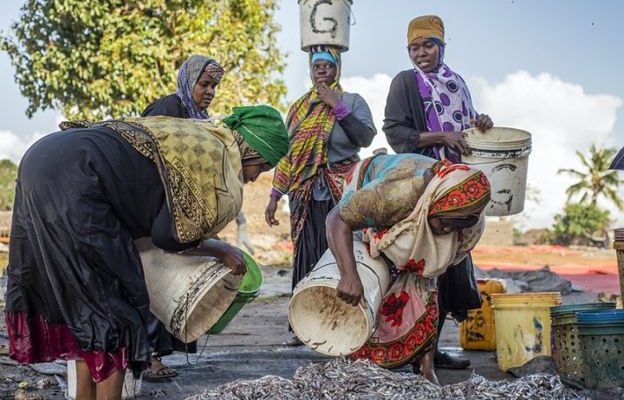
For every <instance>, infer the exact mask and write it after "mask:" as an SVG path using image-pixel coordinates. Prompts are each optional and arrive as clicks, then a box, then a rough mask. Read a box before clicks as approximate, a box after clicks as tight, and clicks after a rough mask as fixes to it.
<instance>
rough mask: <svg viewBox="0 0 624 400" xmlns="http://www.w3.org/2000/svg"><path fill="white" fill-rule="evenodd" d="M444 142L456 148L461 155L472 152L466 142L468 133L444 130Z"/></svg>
mask: <svg viewBox="0 0 624 400" xmlns="http://www.w3.org/2000/svg"><path fill="white" fill-rule="evenodd" d="M440 138H441V140H442V143H443V144H444V145H445V146H447V147H450V148H451V149H452V150H455V151H456V152H458V153H459V154H461V155H464V156H467V155H469V154H470V146H468V142H466V134H465V133H463V132H455V131H453V132H443V133H442V135H440Z"/></svg>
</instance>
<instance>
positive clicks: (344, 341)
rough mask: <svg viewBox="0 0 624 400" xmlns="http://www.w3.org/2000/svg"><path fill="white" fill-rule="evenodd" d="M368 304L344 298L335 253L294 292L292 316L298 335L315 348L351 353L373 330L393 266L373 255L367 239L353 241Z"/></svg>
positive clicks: (317, 266)
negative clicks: (339, 292)
mask: <svg viewBox="0 0 624 400" xmlns="http://www.w3.org/2000/svg"><path fill="white" fill-rule="evenodd" d="M353 253H354V254H355V261H356V264H357V269H358V273H359V274H360V279H361V280H362V285H363V286H364V297H365V298H366V304H365V305H363V304H360V305H359V306H357V307H354V306H351V305H349V304H347V303H345V302H344V301H342V300H340V299H339V298H338V297H337V295H336V287H337V286H338V282H339V280H340V272H339V271H338V266H337V265H336V259H335V258H334V255H333V254H332V253H331V252H330V251H329V250H327V251H326V252H325V254H324V255H323V257H322V258H321V259H320V260H319V262H318V263H317V264H316V266H315V267H314V270H313V271H311V272H310V273H309V274H308V276H306V277H305V278H304V279H303V280H302V281H301V282H299V284H298V285H297V287H295V290H294V292H293V297H292V299H291V300H290V305H289V308H288V319H289V321H290V325H291V327H292V329H293V331H294V333H295V335H297V337H298V338H299V339H301V341H302V342H303V343H305V344H306V346H308V347H309V348H311V349H312V350H316V351H318V352H319V353H322V354H326V355H329V356H344V355H347V354H351V353H353V352H354V351H356V350H357V349H359V348H360V347H362V346H363V345H364V344H365V343H366V341H368V339H369V338H370V336H371V335H372V334H373V331H374V330H375V327H376V318H377V311H378V310H379V307H380V306H381V300H382V298H383V296H384V294H385V293H386V291H387V290H388V288H389V286H390V270H389V268H388V265H387V264H386V263H385V261H383V259H382V258H381V257H380V258H376V259H375V258H372V257H371V256H370V255H369V253H368V251H367V250H366V247H365V246H364V244H363V243H361V242H359V241H356V242H355V243H354V244H353Z"/></svg>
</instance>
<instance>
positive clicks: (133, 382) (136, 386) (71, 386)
mask: <svg viewBox="0 0 624 400" xmlns="http://www.w3.org/2000/svg"><path fill="white" fill-rule="evenodd" d="M76 381H77V374H76V361H75V360H69V361H67V392H66V393H65V398H66V399H70V400H76V388H77V387H76ZM142 383H143V380H142V379H141V377H140V376H139V379H134V376H133V375H132V371H130V370H129V369H127V370H126V376H125V378H124V383H123V389H122V392H121V398H122V399H134V398H136V397H139V396H140V395H141V385H142Z"/></svg>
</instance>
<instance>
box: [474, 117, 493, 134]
mask: <svg viewBox="0 0 624 400" xmlns="http://www.w3.org/2000/svg"><path fill="white" fill-rule="evenodd" d="M470 122H471V123H472V124H474V126H475V127H476V128H477V129H478V130H480V131H481V132H485V131H487V130H488V129H490V128H492V127H493V126H494V122H492V120H491V119H490V116H489V115H486V114H479V115H477V118H475V119H472V120H470Z"/></svg>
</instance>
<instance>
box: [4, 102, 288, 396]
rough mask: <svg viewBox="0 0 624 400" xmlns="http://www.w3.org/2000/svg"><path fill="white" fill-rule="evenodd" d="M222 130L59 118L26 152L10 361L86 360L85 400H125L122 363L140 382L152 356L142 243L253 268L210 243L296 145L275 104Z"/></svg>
mask: <svg viewBox="0 0 624 400" xmlns="http://www.w3.org/2000/svg"><path fill="white" fill-rule="evenodd" d="M224 122H225V124H226V125H227V126H228V127H229V129H228V128H223V127H217V126H215V125H213V124H212V123H210V122H207V121H205V122H204V121H200V120H190V119H180V118H170V117H145V118H127V119H125V120H118V121H116V120H109V121H103V122H96V123H88V122H78V123H64V124H62V128H63V129H64V130H63V131H61V132H55V133H52V134H49V135H47V136H45V137H44V138H42V139H41V140H39V141H38V142H37V143H35V144H34V145H33V146H32V147H31V148H30V149H29V150H28V151H27V152H26V154H25V155H24V157H23V158H22V161H21V162H20V166H19V170H18V179H17V185H16V197H15V206H14V207H13V223H12V228H11V243H10V252H9V266H8V269H7V276H8V288H7V294H6V312H5V314H6V322H7V330H8V334H9V356H10V357H11V358H13V359H14V360H17V361H19V362H21V363H37V362H47V361H52V360H54V359H73V360H78V362H77V363H76V368H77V394H76V397H77V398H80V399H95V398H96V396H97V398H110V399H120V398H121V392H122V385H123V380H124V375H125V369H126V368H130V369H132V371H133V372H134V373H135V376H136V375H137V374H138V373H140V372H141V370H143V369H144V368H145V367H146V366H147V362H148V360H149V355H150V345H149V341H148V336H147V332H146V322H147V317H148V313H149V307H150V301H149V294H148V292H147V287H146V283H145V279H144V274H143V268H142V265H141V261H140V258H139V253H138V251H137V248H136V245H135V240H136V239H138V238H141V237H149V238H151V241H152V242H153V244H154V245H156V246H157V247H159V248H161V249H164V250H166V251H169V252H184V253H185V254H194V255H204V256H214V257H217V258H219V259H220V260H221V261H222V262H223V264H225V265H226V266H227V267H229V268H230V269H231V270H232V273H234V274H243V273H245V269H246V267H245V262H244V259H243V254H242V252H241V251H240V250H238V249H236V248H235V247H232V246H230V245H228V244H227V243H225V242H221V241H217V240H213V239H210V238H211V237H214V236H215V235H216V234H217V233H218V232H219V231H220V230H221V229H223V228H224V227H225V225H226V224H227V223H228V222H229V221H232V220H234V218H236V215H237V214H238V212H239V211H240V208H241V205H242V194H243V193H242V191H243V183H246V182H249V181H254V180H255V179H256V178H257V177H258V175H259V174H260V173H262V172H265V171H268V170H269V169H271V168H272V167H273V166H274V165H275V164H277V162H278V161H279V159H280V158H281V157H282V156H284V154H286V151H287V148H288V139H287V136H286V129H285V126H284V123H283V121H282V118H281V116H280V114H279V112H278V111H277V110H275V109H273V108H270V107H267V106H259V107H236V108H235V109H234V113H233V114H232V116H230V117H228V118H226V120H224Z"/></svg>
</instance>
